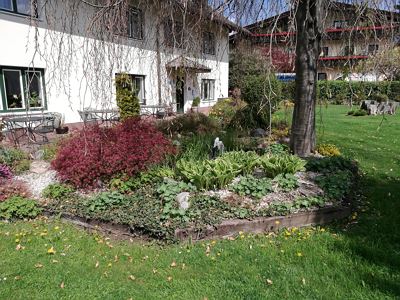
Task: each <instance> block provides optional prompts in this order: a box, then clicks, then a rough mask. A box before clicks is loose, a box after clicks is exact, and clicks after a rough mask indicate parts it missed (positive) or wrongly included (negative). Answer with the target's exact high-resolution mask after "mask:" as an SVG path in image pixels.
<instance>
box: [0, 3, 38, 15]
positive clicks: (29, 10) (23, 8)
mask: <svg viewBox="0 0 400 300" xmlns="http://www.w3.org/2000/svg"><path fill="white" fill-rule="evenodd" d="M0 10H4V11H9V12H13V13H16V14H22V15H28V16H33V17H37V0H34V1H32V0H0Z"/></svg>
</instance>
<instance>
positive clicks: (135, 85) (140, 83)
mask: <svg viewBox="0 0 400 300" xmlns="http://www.w3.org/2000/svg"><path fill="white" fill-rule="evenodd" d="M119 75H122V74H115V76H116V77H117V76H119ZM126 75H127V76H129V77H130V83H131V84H132V86H131V88H132V93H133V94H135V95H136V96H137V97H138V99H139V104H141V105H145V104H146V87H145V76H144V75H135V74H126ZM126 75H125V76H126Z"/></svg>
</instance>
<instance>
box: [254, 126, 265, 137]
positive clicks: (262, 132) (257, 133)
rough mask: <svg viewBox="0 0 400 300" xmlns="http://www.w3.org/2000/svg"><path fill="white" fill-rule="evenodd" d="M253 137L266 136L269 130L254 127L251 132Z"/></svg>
mask: <svg viewBox="0 0 400 300" xmlns="http://www.w3.org/2000/svg"><path fill="white" fill-rule="evenodd" d="M250 135H251V136H252V137H265V136H267V132H266V131H265V130H264V129H262V128H256V129H253V130H252V131H251V133H250Z"/></svg>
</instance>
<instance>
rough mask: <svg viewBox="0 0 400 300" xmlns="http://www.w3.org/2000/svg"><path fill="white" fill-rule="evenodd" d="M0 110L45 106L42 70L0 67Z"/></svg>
mask: <svg viewBox="0 0 400 300" xmlns="http://www.w3.org/2000/svg"><path fill="white" fill-rule="evenodd" d="M0 71H1V72H0V99H1V111H13V110H25V109H38V108H45V95H44V94H45V92H44V88H43V70H36V69H35V70H30V69H28V68H14V67H0Z"/></svg>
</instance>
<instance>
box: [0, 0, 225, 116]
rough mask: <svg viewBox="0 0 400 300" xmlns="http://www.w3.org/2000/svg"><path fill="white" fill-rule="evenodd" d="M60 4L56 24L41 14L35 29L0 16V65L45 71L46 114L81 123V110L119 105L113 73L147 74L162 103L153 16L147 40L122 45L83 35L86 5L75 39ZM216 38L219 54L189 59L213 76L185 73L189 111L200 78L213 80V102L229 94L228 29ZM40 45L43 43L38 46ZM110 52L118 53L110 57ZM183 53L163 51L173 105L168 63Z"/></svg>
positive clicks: (151, 100)
mask: <svg viewBox="0 0 400 300" xmlns="http://www.w3.org/2000/svg"><path fill="white" fill-rule="evenodd" d="M52 1H56V2H57V0H52ZM62 4H63V2H62V1H58V2H57V5H56V6H54V7H55V8H56V11H57V14H58V16H57V17H56V18H55V19H54V20H52V21H49V22H52V24H47V23H46V22H47V21H45V20H44V17H43V16H39V22H38V25H39V26H38V27H37V28H36V27H35V26H30V24H29V20H27V19H26V18H24V17H21V16H19V15H13V14H10V13H3V12H0V41H1V47H0V66H15V67H35V68H44V69H45V89H46V98H47V106H48V111H54V112H60V113H63V114H64V115H65V120H66V123H73V122H79V121H80V117H79V114H78V110H82V109H83V108H85V107H93V108H104V107H107V108H111V107H115V87H114V83H113V80H114V74H115V73H120V72H126V73H130V74H137V75H144V76H146V77H145V87H146V100H147V103H146V104H148V105H151V104H158V101H159V99H158V77H157V53H156V51H155V49H156V48H155V34H156V28H155V27H154V26H153V23H154V22H152V17H153V16H152V12H151V11H146V12H145V21H144V24H145V37H146V38H145V40H144V41H135V40H130V39H125V40H124V41H123V44H111V43H106V42H102V41H99V40H95V39H89V38H87V37H84V35H86V34H85V33H84V30H83V29H84V28H87V26H88V24H87V22H88V19H89V18H88V14H90V10H89V9H88V8H87V6H84V5H83V7H81V8H80V9H81V10H80V12H81V15H80V16H79V20H80V24H76V27H74V29H73V32H74V34H73V35H72V36H71V35H69V34H68V33H65V32H63V30H62V29H60V28H57V26H58V23H61V22H62V20H64V19H63V18H62V16H63V15H64V13H66V11H67V10H68V8H67V7H64V11H63V6H62ZM85 9H86V10H85ZM82 12H83V13H82ZM85 13H86V15H85ZM57 18H60V21H58V20H57ZM48 28H52V30H50V29H48ZM216 36H217V39H216V40H217V51H216V55H215V56H204V55H199V56H198V57H197V58H191V59H193V60H196V61H197V62H199V63H201V64H203V65H205V66H208V67H209V68H210V69H211V72H210V73H201V74H195V73H189V74H188V75H187V83H186V91H185V99H186V100H187V101H186V103H185V110H188V109H189V108H190V107H191V101H192V100H193V98H195V97H197V96H200V86H201V79H202V78H208V79H214V80H215V98H218V97H227V96H228V70H229V62H228V61H229V60H228V31H227V30H225V29H224V30H223V31H222V33H216ZM36 41H37V44H38V45H39V46H38V47H37V48H35V43H36ZM65 41H68V42H65ZM63 43H64V44H63ZM60 44H61V45H64V46H63V47H61V48H62V49H63V50H62V55H58V53H59V50H60V46H59V45H60ZM99 48H101V49H100V50H99ZM111 52H113V53H114V54H113V55H108V54H109V53H111ZM92 53H93V55H92ZM181 54H182V53H181V52H180V50H173V51H172V50H171V49H163V51H162V55H161V92H162V99H161V101H162V102H163V103H171V102H174V101H175V99H174V89H175V81H174V79H175V78H173V77H172V76H171V74H170V73H169V72H168V70H167V68H166V64H167V63H168V62H169V61H171V60H172V59H174V58H176V57H178V56H179V55H181ZM115 57H118V59H115ZM189 88H190V91H189ZM215 100H217V99H215ZM214 103H215V101H213V102H203V101H202V102H201V107H206V106H210V105H213V104H214ZM7 114H8V113H7ZM0 116H1V114H0Z"/></svg>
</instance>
